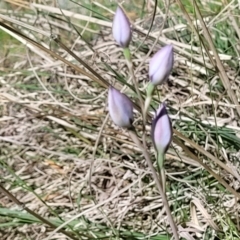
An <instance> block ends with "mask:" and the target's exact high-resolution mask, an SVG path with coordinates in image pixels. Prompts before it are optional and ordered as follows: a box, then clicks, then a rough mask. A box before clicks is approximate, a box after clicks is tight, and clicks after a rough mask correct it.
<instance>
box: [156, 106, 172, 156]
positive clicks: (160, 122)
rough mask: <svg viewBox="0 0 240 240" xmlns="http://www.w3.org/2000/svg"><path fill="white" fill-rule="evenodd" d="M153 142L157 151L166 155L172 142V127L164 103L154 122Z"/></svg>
mask: <svg viewBox="0 0 240 240" xmlns="http://www.w3.org/2000/svg"><path fill="white" fill-rule="evenodd" d="M152 140H153V143H154V147H155V148H156V150H157V151H161V152H163V153H165V152H166V151H167V149H168V147H169V144H170V143H171V140H172V125H171V121H170V119H169V116H168V114H167V110H166V107H165V104H164V103H163V104H162V105H161V106H160V107H159V108H158V110H157V113H156V115H155V117H154V119H153V122H152Z"/></svg>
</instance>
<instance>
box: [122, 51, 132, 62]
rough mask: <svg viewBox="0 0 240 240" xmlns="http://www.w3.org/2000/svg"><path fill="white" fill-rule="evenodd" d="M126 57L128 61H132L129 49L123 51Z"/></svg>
mask: <svg viewBox="0 0 240 240" xmlns="http://www.w3.org/2000/svg"><path fill="white" fill-rule="evenodd" d="M123 54H124V57H125V58H126V59H127V61H131V52H130V49H129V48H124V49H123Z"/></svg>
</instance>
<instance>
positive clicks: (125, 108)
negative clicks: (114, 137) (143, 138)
mask: <svg viewBox="0 0 240 240" xmlns="http://www.w3.org/2000/svg"><path fill="white" fill-rule="evenodd" d="M108 107H109V113H110V116H111V118H112V120H113V122H114V123H115V124H116V125H117V126H119V127H125V128H131V127H132V122H133V104H132V101H131V100H130V99H129V98H128V97H127V96H126V95H125V94H123V93H121V92H119V91H118V90H117V89H115V88H114V87H110V88H109V90H108Z"/></svg>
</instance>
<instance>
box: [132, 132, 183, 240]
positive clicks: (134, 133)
mask: <svg viewBox="0 0 240 240" xmlns="http://www.w3.org/2000/svg"><path fill="white" fill-rule="evenodd" d="M128 133H129V135H130V137H131V138H132V140H133V141H134V142H135V144H136V145H137V146H138V147H139V148H140V149H141V150H142V152H143V155H144V157H145V159H146V161H147V164H148V166H149V168H150V170H151V172H152V175H153V179H154V181H155V182H156V185H157V188H158V190H159V192H160V195H161V197H162V202H163V205H164V207H165V210H166V213H167V216H168V220H169V223H170V226H171V228H172V231H173V235H174V238H175V240H179V235H178V229H177V226H176V223H175V222H174V220H173V216H172V213H171V210H170V206H169V204H168V200H167V195H166V193H165V192H164V191H163V186H162V182H161V180H160V179H159V177H158V175H157V173H156V171H155V168H154V167H153V164H152V161H151V158H150V156H149V153H148V151H147V150H146V149H145V148H144V146H143V145H142V143H141V142H140V140H139V138H138V136H137V134H136V132H134V131H133V130H128Z"/></svg>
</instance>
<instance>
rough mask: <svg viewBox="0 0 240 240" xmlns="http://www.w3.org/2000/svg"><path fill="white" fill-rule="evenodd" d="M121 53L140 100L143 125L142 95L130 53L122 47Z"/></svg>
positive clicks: (144, 119) (144, 121) (144, 118)
mask: <svg viewBox="0 0 240 240" xmlns="http://www.w3.org/2000/svg"><path fill="white" fill-rule="evenodd" d="M123 53H124V56H125V58H126V60H127V65H128V69H129V72H130V74H131V80H132V83H133V85H134V87H135V90H136V92H137V95H138V99H139V101H140V107H141V112H142V114H143V126H144V127H145V123H146V117H145V116H144V101H143V98H142V95H141V93H140V91H139V86H138V82H137V79H136V77H135V74H134V71H133V63H132V58H131V53H130V50H129V48H124V50H123Z"/></svg>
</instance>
